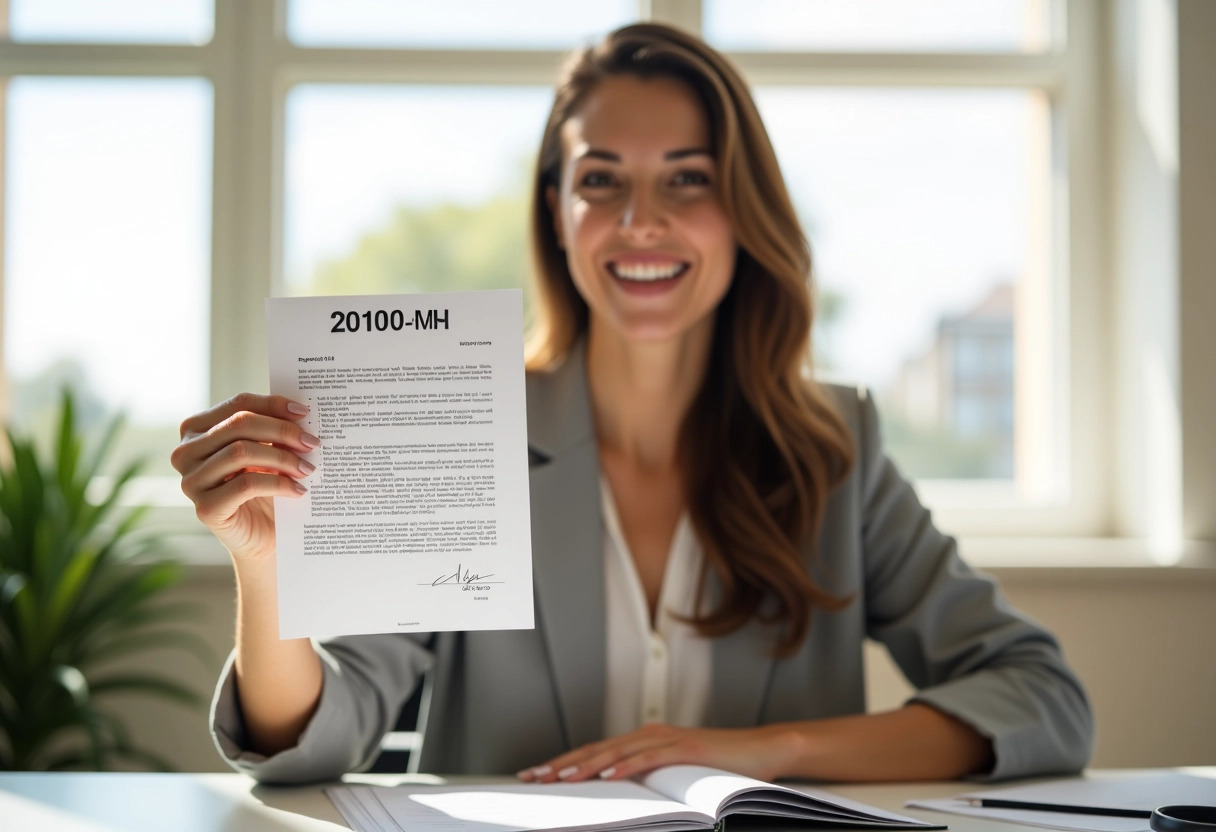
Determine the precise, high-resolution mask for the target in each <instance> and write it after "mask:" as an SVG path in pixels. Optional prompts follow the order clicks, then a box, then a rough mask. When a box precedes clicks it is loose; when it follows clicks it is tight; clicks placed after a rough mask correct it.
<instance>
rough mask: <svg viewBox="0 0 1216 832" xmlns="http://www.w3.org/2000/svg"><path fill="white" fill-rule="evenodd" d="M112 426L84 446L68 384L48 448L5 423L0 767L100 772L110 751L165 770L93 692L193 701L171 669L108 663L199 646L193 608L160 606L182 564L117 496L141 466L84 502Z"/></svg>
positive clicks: (203, 652)
mask: <svg viewBox="0 0 1216 832" xmlns="http://www.w3.org/2000/svg"><path fill="white" fill-rule="evenodd" d="M121 426H122V419H121V417H115V418H114V419H113V420H112V421H111V422H110V423H109V424H108V425H107V426H106V427H105V428H104V430H103V431H102V433H101V436H100V439H99V440H98V441H97V442H95V443H93V444H92V447H91V448H86V441H85V437H84V436H83V435H82V433H81V432H80V431H79V430H78V429H77V425H76V418H75V409H74V406H73V400H72V396H71V394H70V393H69V392H66V391H65V392H64V394H63V398H62V405H61V408H60V413H59V421H58V429H57V431H56V434H55V436H54V438H53V440H52V441H51V443H50V448H49V449H48V450H47V451H46V452H45V453H40V451H39V448H38V445H37V443H35V442H34V441H33V440H32V439H29V438H26V437H21V436H17V435H15V434H14V433H13V431H11V430H6V431H5V439H6V440H7V441H6V442H4V443H0V770H32V769H46V770H57V769H71V768H94V769H105V768H109V767H110V766H111V764H112V763H113V762H114V761H115V760H117V759H126V760H128V761H133V762H136V763H139V764H141V765H148V766H151V767H154V768H158V769H167V768H169V766H168V765H167V764H166V763H165V761H164V760H163V759H162V758H161V757H159V756H157V755H156V754H154V753H152V752H150V751H147V750H144V749H140V748H137V747H135V746H134V745H133V744H132V742H131V739H130V736H129V733H128V731H127V729H126V728H125V726H124V725H123V724H122V723H121V722H120V720H119V719H118V718H116V717H115V716H114V715H113V714H111V713H108V712H107V711H106V710H105V709H103V708H102V707H101V706H99V704H98V699H99V698H104V697H106V696H107V695H109V694H113V693H118V692H131V691H139V692H143V693H148V694H152V695H154V696H160V697H169V698H171V699H174V700H177V701H180V702H185V703H189V704H197V703H198V702H199V697H198V696H197V695H196V694H195V693H194V692H193V691H191V690H189V689H187V688H185V687H184V686H182V685H181V684H179V683H177V682H176V681H174V680H173V679H171V678H168V677H166V676H163V675H160V674H158V673H145V672H130V671H125V670H122V669H120V667H118V666H116V664H115V660H122V659H127V658H129V657H130V656H131V655H132V654H134V653H137V652H138V651H141V650H143V649H146V648H166V647H167V648H171V649H180V648H185V649H188V650H190V651H192V652H194V653H195V654H196V655H200V656H202V657H204V659H205V658H206V656H207V654H208V653H209V650H208V648H207V645H206V643H205V642H203V641H202V639H201V638H200V637H199V636H197V635H195V634H193V633H191V632H190V631H189V630H188V629H187V628H186V627H185V626H184V625H183V623H182V621H183V619H182V616H183V615H189V614H190V610H187V609H185V608H184V605H180V604H179V605H175V606H170V605H169V604H167V603H165V601H164V595H163V593H164V590H165V589H167V588H168V587H170V586H172V585H173V584H175V583H176V582H177V581H178V580H179V578H180V571H179V567H178V566H177V565H176V564H172V563H169V562H167V561H165V560H164V559H163V558H160V557H157V554H158V552H159V551H161V550H162V547H163V541H162V540H161V539H160V538H159V537H158V536H157V535H155V534H153V533H151V532H149V531H148V530H146V529H145V528H143V527H142V526H141V521H142V520H143V517H144V514H145V511H146V509H147V506H139V507H136V508H129V507H123V506H122V505H121V504H120V500H121V497H122V494H123V491H124V489H125V488H126V487H127V486H128V485H129V483H130V482H131V480H132V478H134V477H135V476H136V475H137V474H138V473H139V472H140V470H141V469H142V463H141V462H135V463H132V464H130V465H128V466H127V467H126V468H124V469H122V471H121V473H119V474H118V475H117V476H116V477H114V478H113V480H112V482H111V484H110V485H109V486H108V487H107V488H103V489H100V490H101V491H102V492H103V494H102V495H100V496H99V497H97V498H96V499H91V496H92V494H93V489H92V488H91V487H90V484H91V483H95V480H97V474H98V472H99V471H101V470H102V469H103V466H104V465H105V462H106V458H107V455H108V454H109V452H110V450H111V448H112V445H113V443H114V440H115V437H116V436H117V435H118V433H119V431H120V429H121ZM97 481H98V482H100V480H97ZM94 488H95V485H94Z"/></svg>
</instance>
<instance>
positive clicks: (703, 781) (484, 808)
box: [325, 766, 945, 832]
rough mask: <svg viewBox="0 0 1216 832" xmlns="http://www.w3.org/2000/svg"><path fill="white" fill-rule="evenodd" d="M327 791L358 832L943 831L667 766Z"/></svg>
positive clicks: (830, 800)
mask: <svg viewBox="0 0 1216 832" xmlns="http://www.w3.org/2000/svg"><path fill="white" fill-rule="evenodd" d="M325 793H326V794H327V795H328V796H329V799H330V800H331V801H333V804H334V806H335V807H337V809H338V811H339V812H341V813H342V817H343V818H345V819H346V822H347V823H348V824H350V826H351V828H353V829H355V830H356V832H382V830H387V831H389V832H398V830H401V829H410V830H432V831H433V832H440V830H442V832H518V830H521V829H530V830H545V832H557V830H585V832H591V831H592V830H604V829H645V830H647V832H682V830H694V829H706V828H709V827H713V826H715V825H716V824H717V823H718V822H719V821H721V820H722V819H723V818H725V817H727V816H729V815H747V816H752V817H757V816H759V817H770V818H786V819H791V820H801V821H806V822H807V823H808V824H814V825H816V826H834V827H843V828H850V827H867V828H885V829H918V830H919V829H943V828H945V827H942V826H934V825H931V824H927V823H923V822H920V821H917V820H916V819H914V818H909V817H905V816H903V815H897V814H894V813H892V812H886V811H884V810H882V809H877V808H874V807H872V806H866V805H864V804H861V803H857V802H855V801H850V800H843V799H841V798H837V797H834V796H833V795H830V794H828V793H826V792H820V791H817V790H813V789H799V790H795V789H791V788H785V787H783V786H774V785H772V784H770V783H765V782H762V781H760V780H753V779H752V778H750V777H742V776H740V775H737V774H730V773H728V772H725V771H719V770H718V769H713V768H706V767H704V766H668V767H666V768H661V769H658V770H657V771H654V772H652V773H651V774H650V775H648V776H647V777H645V778H644V779H643V780H642V781H641V782H634V781H631V780H621V781H612V782H609V781H602V780H600V781H595V782H587V783H549V784H536V783H511V784H505V785H478V786H415V785H403V786H357V785H350V786H338V787H334V788H329V789H326V790H325Z"/></svg>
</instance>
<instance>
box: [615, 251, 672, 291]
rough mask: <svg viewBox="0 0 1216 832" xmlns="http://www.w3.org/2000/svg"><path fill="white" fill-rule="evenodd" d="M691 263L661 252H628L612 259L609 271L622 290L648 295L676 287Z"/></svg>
mask: <svg viewBox="0 0 1216 832" xmlns="http://www.w3.org/2000/svg"><path fill="white" fill-rule="evenodd" d="M691 265H692V264H691V263H689V262H688V261H687V260H679V259H675V258H671V257H666V256H662V255H659V256H656V255H653V254H651V255H625V256H622V257H617V258H614V259H612V260H609V261H608V272H609V273H610V274H611V275H612V276H613V277H614V278H616V283H617V285H618V287H619V288H620V289H621V291H624V292H627V293H629V294H630V295H635V296H640V297H647V296H650V295H657V294H664V293H666V292H669V291H671V290H673V289H675V287H676V285H677V284H678V283H679V282H680V280H681V278H683V277H684V275H686V274H687V273H688V270H689V268H690V267H691Z"/></svg>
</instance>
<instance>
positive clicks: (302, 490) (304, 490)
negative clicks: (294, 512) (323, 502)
mask: <svg viewBox="0 0 1216 832" xmlns="http://www.w3.org/2000/svg"><path fill="white" fill-rule="evenodd" d="M291 485H292V487H293V488H295V490H296V493H297V494H307V493H308V489H307V488H305V487H304V486H303V485H301V484H300V483H298V482H293V483H292V484H291Z"/></svg>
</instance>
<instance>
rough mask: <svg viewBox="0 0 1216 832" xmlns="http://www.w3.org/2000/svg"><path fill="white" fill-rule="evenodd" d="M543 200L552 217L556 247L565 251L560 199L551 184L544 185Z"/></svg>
mask: <svg viewBox="0 0 1216 832" xmlns="http://www.w3.org/2000/svg"><path fill="white" fill-rule="evenodd" d="M545 202H546V203H548V205H549V215H550V216H552V217H553V233H554V234H555V235H557V249H558V251H565V250H566V244H565V242H564V240H565V238H564V237H563V236H562V206H561V200H560V199H558V197H557V188H555V187H553V186H552V185H546V186H545Z"/></svg>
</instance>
